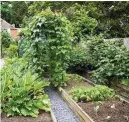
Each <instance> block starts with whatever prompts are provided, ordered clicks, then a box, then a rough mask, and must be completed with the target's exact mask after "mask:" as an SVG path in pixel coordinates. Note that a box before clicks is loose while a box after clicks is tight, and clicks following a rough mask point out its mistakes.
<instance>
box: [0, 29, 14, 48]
mask: <svg viewBox="0 0 129 122" xmlns="http://www.w3.org/2000/svg"><path fill="white" fill-rule="evenodd" d="M11 40H12V38H11V36H10V35H9V33H8V32H7V31H5V30H4V31H1V42H2V46H3V47H4V48H8V47H9V45H10V43H11Z"/></svg>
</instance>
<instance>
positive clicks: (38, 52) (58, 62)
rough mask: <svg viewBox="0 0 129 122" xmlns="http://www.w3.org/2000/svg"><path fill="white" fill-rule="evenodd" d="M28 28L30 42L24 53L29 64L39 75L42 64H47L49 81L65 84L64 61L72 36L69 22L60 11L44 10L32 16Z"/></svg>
mask: <svg viewBox="0 0 129 122" xmlns="http://www.w3.org/2000/svg"><path fill="white" fill-rule="evenodd" d="M29 30H30V33H31V41H30V42H31V43H30V47H29V48H28V50H27V53H28V55H26V58H28V62H29V65H30V66H31V67H33V68H34V69H35V71H36V72H38V73H39V74H40V75H42V74H43V68H44V65H49V68H50V76H51V83H52V84H54V86H59V85H65V67H66V64H65V61H66V58H67V57H68V56H69V55H68V52H69V49H70V41H71V37H72V27H71V24H70V22H69V21H68V20H67V18H66V17H65V16H64V15H63V14H61V13H53V12H52V11H51V10H45V11H42V12H41V13H39V14H38V15H36V16H34V17H33V18H32V21H31V23H30V25H29ZM27 53H26V54H27Z"/></svg>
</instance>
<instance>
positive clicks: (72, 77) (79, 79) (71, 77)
mask: <svg viewBox="0 0 129 122" xmlns="http://www.w3.org/2000/svg"><path fill="white" fill-rule="evenodd" d="M84 80H85V79H84V78H83V77H82V76H80V75H78V74H66V81H67V82H70V81H74V82H84Z"/></svg>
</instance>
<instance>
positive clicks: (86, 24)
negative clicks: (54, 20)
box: [66, 3, 98, 43]
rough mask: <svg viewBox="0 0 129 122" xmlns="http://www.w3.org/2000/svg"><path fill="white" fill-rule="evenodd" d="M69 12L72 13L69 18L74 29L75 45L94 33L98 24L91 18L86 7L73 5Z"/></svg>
mask: <svg viewBox="0 0 129 122" xmlns="http://www.w3.org/2000/svg"><path fill="white" fill-rule="evenodd" d="M67 12H70V13H71V15H70V17H68V18H69V20H70V21H71V23H72V25H73V28H74V30H73V31H74V42H75V43H77V42H79V41H82V40H84V37H86V36H87V35H90V34H93V33H94V30H95V28H96V27H97V25H98V22H97V20H96V19H95V18H92V17H90V16H89V13H88V11H87V10H86V7H85V6H83V5H79V4H78V3H76V4H73V6H71V7H70V8H69V9H67ZM67 12H66V14H67Z"/></svg>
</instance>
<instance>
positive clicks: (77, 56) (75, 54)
mask: <svg viewBox="0 0 129 122" xmlns="http://www.w3.org/2000/svg"><path fill="white" fill-rule="evenodd" d="M67 61H68V68H67V70H68V71H71V72H75V71H80V72H81V71H85V70H86V69H87V68H88V63H87V54H86V51H85V50H84V49H83V48H81V47H73V48H72V49H71V52H70V58H69V59H68V60H67Z"/></svg>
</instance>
